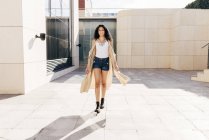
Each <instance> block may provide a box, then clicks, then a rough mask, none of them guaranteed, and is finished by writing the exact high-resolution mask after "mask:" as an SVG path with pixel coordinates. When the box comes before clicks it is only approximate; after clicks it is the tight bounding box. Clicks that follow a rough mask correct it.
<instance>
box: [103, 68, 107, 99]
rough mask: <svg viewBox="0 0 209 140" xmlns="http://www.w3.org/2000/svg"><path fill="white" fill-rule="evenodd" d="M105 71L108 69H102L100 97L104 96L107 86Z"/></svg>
mask: <svg viewBox="0 0 209 140" xmlns="http://www.w3.org/2000/svg"><path fill="white" fill-rule="evenodd" d="M107 73H108V71H104V70H103V71H102V98H104V97H105V94H106V88H107Z"/></svg>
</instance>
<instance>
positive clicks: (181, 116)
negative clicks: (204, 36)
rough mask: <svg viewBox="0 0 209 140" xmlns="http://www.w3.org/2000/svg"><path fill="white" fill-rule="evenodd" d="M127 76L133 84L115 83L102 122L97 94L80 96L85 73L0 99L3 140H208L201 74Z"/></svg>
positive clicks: (207, 92) (141, 72)
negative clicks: (193, 77) (198, 79)
mask: <svg viewBox="0 0 209 140" xmlns="http://www.w3.org/2000/svg"><path fill="white" fill-rule="evenodd" d="M122 71H123V72H124V73H126V74H128V75H129V76H130V78H131V81H130V83H129V84H128V85H127V86H121V85H120V84H119V83H118V82H117V80H116V79H115V78H114V83H113V85H112V87H111V88H110V89H109V90H108V91H107V95H106V98H105V108H104V109H103V110H102V111H101V113H100V114H99V115H97V116H96V115H95V113H94V112H93V110H94V109H95V97H94V91H93V90H91V91H90V92H89V93H87V94H80V93H79V88H80V82H81V80H82V76H83V74H84V71H83V70H76V71H74V72H72V73H69V74H67V75H65V76H63V77H61V78H59V79H57V80H55V81H52V82H50V83H48V84H46V85H43V86H41V87H39V88H37V89H36V90H33V91H31V92H30V93H29V94H26V95H17V96H11V95H10V96H8V95H0V140H26V139H27V140H33V139H34V138H36V140H80V139H81V140H97V139H99V140H209V89H208V87H209V83H200V82H195V81H191V80H190V76H191V75H193V74H194V73H196V72H194V71H183V72H182V71H174V70H169V69H122ZM73 75H75V76H73ZM150 75H152V76H150ZM167 81H169V82H167Z"/></svg>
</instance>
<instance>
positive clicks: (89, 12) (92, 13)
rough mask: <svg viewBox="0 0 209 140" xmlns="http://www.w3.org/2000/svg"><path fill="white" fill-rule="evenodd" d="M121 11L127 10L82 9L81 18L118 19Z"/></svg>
mask: <svg viewBox="0 0 209 140" xmlns="http://www.w3.org/2000/svg"><path fill="white" fill-rule="evenodd" d="M121 10H127V8H80V9H79V17H109V18H110V17H113V18H114V17H116V16H117V14H118V12H119V11H121Z"/></svg>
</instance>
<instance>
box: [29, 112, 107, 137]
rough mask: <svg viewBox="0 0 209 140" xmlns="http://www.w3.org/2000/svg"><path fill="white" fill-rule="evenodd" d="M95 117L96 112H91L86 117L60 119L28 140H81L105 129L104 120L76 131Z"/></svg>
mask: <svg viewBox="0 0 209 140" xmlns="http://www.w3.org/2000/svg"><path fill="white" fill-rule="evenodd" d="M93 117H95V115H94V112H90V113H89V114H87V115H85V116H65V117H60V118H58V119H57V120H55V121H54V122H52V123H51V124H49V125H48V126H46V127H44V128H42V129H41V130H40V131H39V132H38V133H37V134H35V135H34V136H32V137H30V138H28V139H26V140H80V139H82V138H84V137H85V136H87V135H89V134H91V133H93V132H94V131H96V130H98V129H101V128H104V127H105V123H106V119H102V120H100V121H98V122H96V123H94V124H91V125H89V126H87V127H85V128H82V129H80V130H78V131H76V129H77V128H79V127H80V126H81V125H82V124H84V123H85V122H86V121H87V120H88V119H90V118H93Z"/></svg>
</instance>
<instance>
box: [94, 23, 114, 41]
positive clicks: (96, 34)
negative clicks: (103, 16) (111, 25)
mask: <svg viewBox="0 0 209 140" xmlns="http://www.w3.org/2000/svg"><path fill="white" fill-rule="evenodd" d="M100 27H102V28H103V29H104V31H105V34H104V36H105V39H106V40H108V41H112V38H111V36H110V33H109V31H108V30H107V28H106V27H105V26H104V25H102V24H101V25H98V26H97V27H96V29H95V31H94V39H95V40H97V39H98V38H99V28H100Z"/></svg>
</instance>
